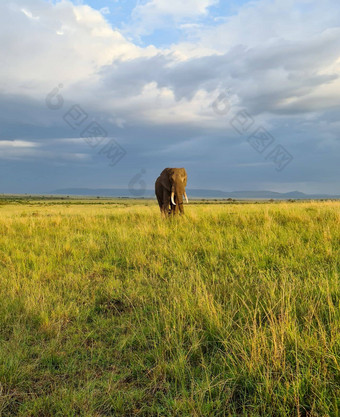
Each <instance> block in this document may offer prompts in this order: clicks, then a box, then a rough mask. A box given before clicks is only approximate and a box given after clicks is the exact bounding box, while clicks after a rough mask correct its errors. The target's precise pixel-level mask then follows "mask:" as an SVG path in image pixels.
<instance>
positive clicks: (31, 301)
mask: <svg viewBox="0 0 340 417" xmlns="http://www.w3.org/2000/svg"><path fill="white" fill-rule="evenodd" d="M185 209H186V215H185V216H183V217H178V218H177V217H175V218H169V219H161V217H160V214H159V209H158V206H157V204H156V201H151V200H150V201H147V200H144V201H143V200H139V201H131V200H130V201H129V200H122V199H120V200H101V199H98V200H96V199H93V200H71V199H70V200H47V199H45V200H44V199H41V200H37V199H36V200H34V199H26V200H18V199H2V200H0V271H1V276H0V416H21V417H30V416H42V417H49V416H62V417H71V416H91V417H92V416H95V417H100V416H249V417H257V416H275V417H276V416H296V417H300V416H301V417H302V416H310V417H314V416H315V417H316V416H321V417H325V416H337V415H339V409H340V400H339V399H340V386H339V384H340V381H339V365H340V363H339V362H340V361H339V353H340V331H339V330H340V329H339V327H340V326H339V318H340V309H339V300H340V297H339V248H340V227H339V225H340V202H336V201H324V202H313V201H311V202H271V203H269V202H268V203H265V202H258V203H255V202H253V203H249V202H248V203H240V202H230V203H218V202H212V203H211V202H210V203H209V204H208V203H204V202H196V203H195V202H194V203H193V204H189V205H188V206H186V207H185Z"/></svg>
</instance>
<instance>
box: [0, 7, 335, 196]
mask: <svg viewBox="0 0 340 417" xmlns="http://www.w3.org/2000/svg"><path fill="white" fill-rule="evenodd" d="M213 4H215V1H212V0H211V1H210V0H205V1H203V0H202V1H200V2H198V1H196V0H195V1H194V0H190V1H188V2H179V1H173V2H170V3H168V2H165V1H160V0H159V1H156V0H153V1H148V2H146V3H144V4H140V5H139V6H137V8H136V9H135V10H134V12H133V16H132V20H133V19H134V22H135V23H136V27H137V29H138V30H140V34H143V33H144V34H145V33H146V32H149V31H153V30H155V29H157V28H160V27H161V26H162V25H165V26H166V25H169V26H170V27H171V28H173V29H174V30H178V31H180V33H181V39H183V41H181V42H179V43H173V44H172V45H168V46H167V47H166V48H155V47H153V46H147V47H145V48H143V47H140V46H137V45H136V44H134V43H133V42H132V41H131V40H129V39H127V38H126V37H125V36H124V35H123V34H122V33H121V32H120V31H119V30H117V29H113V28H112V27H111V25H110V24H109V23H108V21H107V20H106V16H107V15H103V13H104V12H103V10H102V11H101V12H100V11H96V10H94V9H93V8H91V7H89V6H86V5H83V4H81V5H74V4H73V3H71V2H70V1H66V0H64V1H61V2H57V3H55V4H54V3H52V2H45V1H43V0H26V1H23V0H17V1H14V2H2V3H0V33H1V36H2V47H1V48H0V59H1V61H2V62H3V65H2V66H1V67H0V122H1V126H2V132H1V134H0V149H1V158H2V161H5V160H8V161H12V160H14V159H15V158H20V160H21V161H22V164H23V163H24V161H26V162H27V163H29V161H33V160H34V161H40V163H41V170H43V169H45V170H46V169H47V168H46V165H47V163H46V161H48V165H49V168H48V169H52V168H50V166H54V164H60V163H63V164H65V165H63V167H64V168H65V167H66V166H67V167H68V168H67V169H66V168H65V172H67V173H68V175H67V176H65V177H64V172H63V173H61V172H59V171H58V175H59V176H60V178H64V181H68V180H69V179H70V178H75V177H74V176H73V173H72V172H73V171H72V169H73V167H75V166H77V170H78V171H77V172H78V174H77V175H78V177H77V178H78V180H79V182H81V181H84V182H85V183H86V182H91V183H92V184H93V183H94V182H96V181H97V182H99V183H102V181H106V182H107V184H105V186H108V185H110V181H117V182H120V183H119V184H118V183H117V184H115V185H116V186H118V185H119V186H124V184H125V183H127V182H128V180H129V176H131V172H133V170H134V169H137V168H136V167H138V168H139V167H144V166H145V167H152V168H150V173H148V174H147V175H150V178H153V176H154V175H155V173H156V171H157V174H158V173H159V172H158V171H160V170H161V168H162V167H164V166H165V165H171V164H173V165H185V166H188V169H190V171H191V173H192V178H193V180H192V181H195V183H194V184H192V186H193V185H194V186H200V185H204V187H208V186H209V183H213V182H214V181H215V183H216V186H218V187H220V188H224V189H228V188H229V189H236V188H243V189H245V188H257V189H259V188H261V184H263V185H266V184H271V182H270V181H269V180H268V172H270V173H272V172H273V167H271V165H270V164H269V163H267V162H265V161H264V159H263V157H262V156H261V155H259V154H257V153H255V152H254V150H253V149H252V148H251V147H250V146H249V144H248V142H247V136H246V135H244V136H242V137H240V136H238V135H237V133H235V131H234V130H233V129H232V127H231V126H230V119H231V117H232V116H233V115H235V113H236V112H237V111H238V110H239V109H241V108H245V109H246V110H247V111H248V112H249V113H250V114H251V115H252V116H253V117H254V119H255V120H256V124H257V125H263V126H265V127H266V128H267V129H269V130H270V131H271V133H272V134H273V135H274V136H275V139H276V140H277V142H280V143H283V144H284V145H285V146H287V147H289V151H290V152H291V153H293V154H294V158H295V159H294V163H295V164H296V165H294V166H293V164H292V165H291V166H290V170H289V172H288V171H287V173H286V172H285V173H281V177H279V176H278V177H275V180H276V181H277V183H278V184H280V183H282V184H285V185H284V186H285V187H289V186H290V184H294V181H295V182H296V183H297V184H305V186H306V190H307V188H308V190H307V191H309V192H310V191H313V190H312V188H313V187H314V191H317V189H318V187H319V188H320V187H323V186H324V181H323V180H318V178H326V177H327V181H328V183H329V184H332V185H329V187H330V188H331V187H334V184H336V182H337V178H338V176H339V169H338V168H337V166H338V165H337V162H336V160H335V157H334V155H335V154H337V153H338V152H339V133H338V132H339V122H338V112H339V107H340V105H339V100H338V98H339V95H340V77H339V75H340V43H339V39H340V27H339V23H338V22H339V21H340V19H339V18H340V15H339V14H340V11H339V10H338V9H339V8H338V5H337V2H336V1H335V0H325V5H326V7H323V6H322V5H321V3H320V2H317V1H314V0H294V1H293V0H287V2H282V1H267V0H261V1H254V2H250V3H247V4H245V5H243V6H242V7H241V6H240V7H239V9H238V10H237V11H236V13H235V14H234V15H229V16H227V17H225V18H224V19H220V20H219V21H218V22H217V23H216V22H215V23H214V24H213V25H212V24H211V23H208V22H207V21H205V20H204V19H202V18H203V17H206V16H207V13H209V7H210V6H212V5H213ZM170 6H171V7H170ZM138 25H139V26H138ZM59 84H63V87H62V88H61V89H60V94H61V95H62V96H63V99H64V105H63V107H62V108H61V109H59V110H50V109H48V108H47V107H46V105H45V97H46V95H47V94H48V93H49V92H50V91H51V90H52V89H53V88H54V87H56V86H57V85H59ZM225 88H228V89H229V90H230V92H231V93H230V94H231V95H230V98H229V99H230V100H231V110H230V113H229V114H228V115H227V116H226V117H222V116H219V115H216V114H215V113H214V112H213V110H212V107H211V104H212V102H213V101H214V100H215V98H216V97H217V96H218V94H219V93H220V92H221V91H224V89H225ZM74 104H78V105H80V106H81V107H82V108H83V109H84V110H85V111H86V113H87V114H88V120H87V121H86V123H89V122H90V121H92V120H96V121H97V122H98V123H100V125H102V126H103V128H104V129H105V130H106V131H107V132H108V134H109V136H117V137H118V140H119V143H121V144H122V146H124V148H126V149H127V152H128V153H127V157H126V158H124V164H123V163H122V164H121V165H120V166H119V171H116V172H115V174H114V175H113V174H112V170H111V171H107V167H104V165H100V164H101V162H100V161H97V158H96V155H95V152H93V150H91V149H90V148H88V147H87V148H86V144H85V143H84V141H83V140H81V138H79V136H80V133H81V130H82V129H83V127H85V125H84V126H82V127H81V129H75V130H72V129H71V128H70V127H69V126H68V125H67V124H66V123H65V121H64V119H63V116H64V115H65V113H66V111H67V110H68V109H69V108H70V107H71V106H72V105H74ZM72 136H74V137H72ZM1 139H2V141H1ZM212 161H214V169H213V171H212V169H211V166H212V165H211V164H212ZM85 162H86V164H87V165H86V169H87V170H86V171H85V170H81V166H84V164H85ZM32 164H33V163H32ZM67 164H69V165H67ZM91 164H92V165H91ZM38 165H39V164H38ZM4 166H5V165H3V168H2V170H4ZM89 167H90V168H89ZM7 168H8V167H7ZM8 169H9V170H10V169H13V170H14V168H8ZM26 169H27V171H29V169H34V170H38V166H34V167H33V165H30V168H26ZM210 171H211V172H210ZM13 172H14V171H13ZM18 172H20V169H19V171H18ZM117 172H118V173H119V175H116V174H117ZM214 172H215V173H214ZM324 173H325V174H324ZM51 175H52V174H51ZM56 175H57V174H56ZM214 175H215V176H214ZM323 175H324V177H323ZM103 178H104V179H103ZM220 178H229V180H230V182H228V183H225V180H224V179H223V180H222V179H221V180H220ZM229 180H228V181H229ZM18 181H19V182H20V179H19V180H18ZM75 181H76V180H75ZM124 181H125V183H124ZM201 183H202V184H201ZM203 183H204V184H203ZM60 185H62V184H60ZM74 185H76V184H74ZM56 188H58V187H56ZM271 188H273V187H271ZM274 188H275V187H274ZM294 188H297V187H294ZM302 191H304V190H302Z"/></svg>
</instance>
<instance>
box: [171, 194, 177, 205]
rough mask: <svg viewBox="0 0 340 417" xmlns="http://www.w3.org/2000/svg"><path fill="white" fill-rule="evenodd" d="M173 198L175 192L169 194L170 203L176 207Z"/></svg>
mask: <svg viewBox="0 0 340 417" xmlns="http://www.w3.org/2000/svg"><path fill="white" fill-rule="evenodd" d="M174 197H175V192H174V191H173V192H172V193H171V203H172V204H173V205H174V206H175V205H176V203H175V201H174Z"/></svg>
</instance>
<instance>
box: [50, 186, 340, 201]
mask: <svg viewBox="0 0 340 417" xmlns="http://www.w3.org/2000/svg"><path fill="white" fill-rule="evenodd" d="M48 194H54V195H72V196H75V195H76V196H92V197H93V196H94V197H130V198H136V197H137V198H138V197H144V198H150V197H154V196H155V193H154V191H153V190H145V192H144V194H143V195H141V196H139V195H134V194H133V193H131V192H130V190H129V189H127V188H63V189H59V190H54V191H52V192H49V193H48ZM187 194H188V197H189V198H190V197H193V198H219V199H221V198H223V199H227V198H233V199H236V200H249V199H251V200H253V199H254V200H268V199H275V200H288V199H295V200H318V199H340V195H329V194H304V193H301V192H300V191H290V192H288V193H278V192H275V191H221V190H205V189H187Z"/></svg>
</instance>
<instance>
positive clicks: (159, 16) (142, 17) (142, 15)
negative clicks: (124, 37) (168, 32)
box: [129, 0, 219, 36]
mask: <svg viewBox="0 0 340 417" xmlns="http://www.w3.org/2000/svg"><path fill="white" fill-rule="evenodd" d="M218 1H219V0H185V1H183V0H171V1H168V0H149V1H147V2H146V3H144V4H138V5H137V6H136V7H135V8H134V10H133V12H132V23H131V26H130V28H129V29H130V31H131V32H132V33H134V34H135V35H138V36H139V35H143V34H150V33H152V32H153V31H154V30H155V29H158V28H164V27H166V26H169V25H173V24H175V25H176V24H180V22H182V21H187V20H189V21H192V20H195V19H197V18H199V17H201V16H204V15H206V14H207V13H208V9H209V7H211V6H213V5H214V4H217V3H218Z"/></svg>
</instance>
